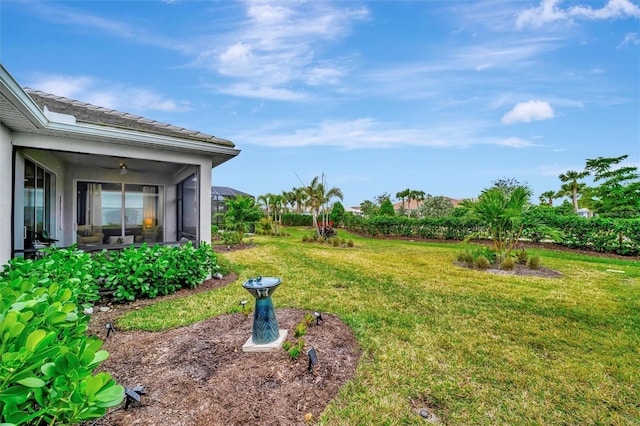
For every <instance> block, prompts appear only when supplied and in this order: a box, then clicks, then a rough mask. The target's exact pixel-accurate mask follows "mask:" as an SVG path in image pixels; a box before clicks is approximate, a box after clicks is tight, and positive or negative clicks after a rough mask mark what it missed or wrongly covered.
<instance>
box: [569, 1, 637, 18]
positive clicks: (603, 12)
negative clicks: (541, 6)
mask: <svg viewBox="0 0 640 426" xmlns="http://www.w3.org/2000/svg"><path fill="white" fill-rule="evenodd" d="M569 14H570V15H571V16H580V17H584V18H586V19H594V20H597V19H614V18H625V17H627V16H629V17H634V18H640V7H638V6H637V5H635V4H633V3H632V2H631V1H629V0H609V2H607V4H606V5H605V6H604V7H603V8H601V9H592V8H591V7H589V6H573V7H571V8H570V9H569Z"/></svg>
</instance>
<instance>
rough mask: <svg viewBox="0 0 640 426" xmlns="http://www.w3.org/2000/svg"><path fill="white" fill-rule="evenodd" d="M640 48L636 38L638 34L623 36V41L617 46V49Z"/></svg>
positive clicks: (639, 38)
mask: <svg viewBox="0 0 640 426" xmlns="http://www.w3.org/2000/svg"><path fill="white" fill-rule="evenodd" d="M628 45H631V46H640V37H638V33H628V34H627V35H626V36H624V40H622V42H621V43H620V44H619V45H618V47H617V48H618V49H622V48H623V47H625V46H628Z"/></svg>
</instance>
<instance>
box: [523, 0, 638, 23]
mask: <svg viewBox="0 0 640 426" xmlns="http://www.w3.org/2000/svg"><path fill="white" fill-rule="evenodd" d="M560 2H561V0H542V1H541V2H540V5H539V6H537V7H534V8H530V9H527V10H525V11H523V12H520V13H519V14H518V18H517V20H516V26H517V27H518V28H523V27H529V26H530V27H533V28H539V27H541V26H543V25H545V24H547V23H552V22H555V21H571V20H573V19H574V18H582V19H589V20H605V19H617V18H627V17H630V18H640V7H638V6H637V5H636V4H634V3H633V2H631V1H630V0H609V1H608V2H607V4H605V5H604V6H603V7H602V8H600V9H593V8H592V7H590V6H582V5H577V6H572V7H570V8H568V9H561V8H560V7H559V6H558V5H559V4H560Z"/></svg>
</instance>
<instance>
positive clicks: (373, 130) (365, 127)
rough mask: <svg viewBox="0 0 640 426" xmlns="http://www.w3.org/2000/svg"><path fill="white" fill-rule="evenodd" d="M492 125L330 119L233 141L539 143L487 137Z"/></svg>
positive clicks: (354, 145)
mask: <svg viewBox="0 0 640 426" xmlns="http://www.w3.org/2000/svg"><path fill="white" fill-rule="evenodd" d="M487 127H488V123H486V122H482V121H472V120H470V121H468V122H464V123H462V122H460V121H455V122H441V123H439V124H438V125H434V126H429V127H428V128H426V127H424V128H423V127H421V128H418V127H406V126H402V125H400V124H396V123H385V122H380V121H377V120H375V119H372V118H358V119H354V120H344V121H337V120H333V121H330V120H326V121H323V122H321V123H318V124H317V125H315V126H310V127H306V128H298V129H292V130H288V129H287V130H284V129H283V130H279V129H278V128H277V127H273V126H268V127H265V128H262V129H253V130H249V131H246V132H244V133H243V134H238V135H233V137H232V139H233V140H244V141H252V142H251V143H253V144H256V145H262V146H269V147H278V148H282V147H300V148H301V147H309V146H327V147H337V148H342V149H348V150H352V149H391V148H402V147H410V146H414V147H431V148H465V147H468V146H471V145H496V146H504V147H510V148H525V147H531V146H537V145H535V144H533V143H531V142H528V141H526V140H523V139H519V138H507V139H498V138H483V137H480V136H478V134H480V133H482V132H483V131H484V130H486V129H487Z"/></svg>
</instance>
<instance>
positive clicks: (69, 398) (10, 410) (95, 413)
mask: <svg viewBox="0 0 640 426" xmlns="http://www.w3.org/2000/svg"><path fill="white" fill-rule="evenodd" d="M85 262H86V263H85ZM87 264H89V265H91V264H92V261H91V260H90V259H89V258H88V257H87V255H85V254H84V253H81V252H77V251H75V250H63V251H56V250H54V251H52V252H51V257H46V258H44V259H40V260H38V261H31V260H24V259H14V260H12V261H11V262H10V263H9V264H8V265H6V266H5V267H4V271H3V272H2V274H1V275H0V296H1V298H0V337H1V344H0V357H1V360H2V362H1V363H0V423H4V424H13V425H22V424H71V423H77V422H80V421H83V420H88V419H93V418H97V417H101V416H103V415H104V413H105V412H106V409H107V408H108V407H112V406H115V405H117V404H119V403H120V402H121V401H122V399H123V397H124V389H123V388H122V386H119V385H117V384H116V382H115V381H113V380H112V379H111V376H110V375H109V374H107V373H98V374H95V375H94V374H93V371H94V370H95V368H96V367H97V366H98V365H99V363H100V362H101V361H103V360H105V359H106V358H107V356H108V354H107V352H106V351H104V350H100V347H101V346H102V341H101V340H99V339H97V338H95V337H89V336H87V334H86V331H87V323H88V321H89V318H88V317H87V316H86V315H84V314H83V312H82V310H81V309H80V306H79V304H80V303H81V302H85V303H89V302H90V301H92V300H95V298H97V294H98V293H97V286H96V284H95V278H92V276H91V272H90V271H89V270H88V268H87Z"/></svg>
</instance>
